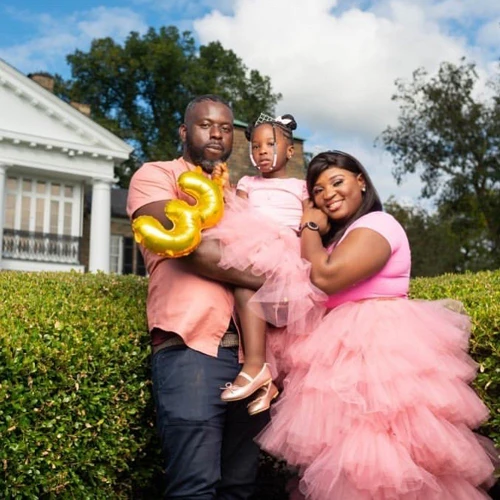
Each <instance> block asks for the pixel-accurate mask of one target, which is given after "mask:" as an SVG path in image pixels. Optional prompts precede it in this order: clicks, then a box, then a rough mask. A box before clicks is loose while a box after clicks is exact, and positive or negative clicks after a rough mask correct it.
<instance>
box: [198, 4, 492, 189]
mask: <svg viewBox="0 0 500 500" xmlns="http://www.w3.org/2000/svg"><path fill="white" fill-rule="evenodd" d="M475 3H476V4H477V3H478V2H477V1H476V2H475ZM487 3H488V2H487ZM460 4H461V2H454V1H452V0H448V1H446V2H435V1H434V2H431V1H430V0H428V1H427V0H423V1H421V2H418V3H415V2H410V1H409V0H392V1H387V2H386V1H382V2H380V1H379V2H372V5H371V6H370V8H369V9H366V7H365V10H361V8H357V7H356V6H352V5H348V6H346V5H345V3H343V2H342V1H341V0H340V1H339V2H336V1H335V0H308V1H307V4H306V3H305V2H303V1H301V0H238V1H237V2H236V3H235V5H234V13H233V14H232V15H227V14H226V15H224V14H222V13H220V12H218V11H213V12H212V13H210V14H208V15H206V16H204V17H203V18H201V19H199V20H197V21H195V22H194V29H195V30H196V32H197V34H198V36H199V38H200V41H201V43H208V42H210V41H214V40H219V41H220V42H221V43H222V45H223V46H224V47H225V48H228V49H229V48H230V49H232V50H234V51H235V52H236V53H237V54H238V56H239V57H241V58H242V59H243V61H244V62H245V64H246V65H247V66H248V67H249V68H255V69H258V70H259V71H260V72H262V73H263V74H265V75H269V76H270V77H271V81H272V84H273V88H274V90H275V91H279V92H281V93H282V94H283V100H282V102H280V104H279V107H278V110H277V111H278V112H279V113H284V112H289V113H292V114H294V116H295V117H296V118H297V121H298V122H299V125H302V126H303V127H305V129H307V130H310V131H317V132H316V133H314V132H313V133H312V134H311V135H310V136H309V137H308V139H307V142H306V149H309V150H315V149H317V146H318V145H321V146H322V147H323V146H325V147H326V148H332V147H335V148H339V149H341V148H343V149H345V150H347V151H349V152H352V153H354V154H357V155H358V156H360V159H362V157H366V159H368V160H369V162H370V163H372V164H373V165H374V166H375V168H376V172H375V173H376V177H377V179H376V181H377V185H378V186H381V187H380V191H381V194H383V195H384V194H385V195H386V196H389V195H390V194H396V195H398V193H400V192H404V195H406V194H408V195H411V196H412V197H416V196H417V195H418V193H419V191H420V181H419V180H418V179H417V178H416V176H415V177H414V178H413V179H411V182H405V183H404V185H403V186H402V187H401V188H398V187H396V186H395V183H394V181H393V179H392V175H391V169H392V161H391V159H390V158H388V157H387V156H386V155H384V154H383V153H382V152H381V151H379V150H374V149H373V147H372V145H373V141H374V139H375V138H376V137H377V136H378V135H379V134H380V133H381V132H382V130H384V129H385V128H386V127H387V125H389V124H393V123H394V122H395V120H396V118H397V115H398V109H397V107H396V105H395V103H393V102H392V101H391V96H392V94H393V93H394V91H395V86H394V82H395V80H396V79H398V78H404V79H408V78H411V74H412V72H413V71H414V70H415V69H417V68H418V67H424V68H426V69H427V70H428V71H430V72H433V71H435V70H436V69H437V68H438V66H439V64H440V63H441V62H443V61H450V62H458V61H459V60H460V58H461V57H463V56H466V57H468V56H471V55H473V54H475V52H474V51H475V50H477V48H474V47H471V46H470V45H469V41H468V37H467V36H466V34H464V33H463V32H461V31H460V32H457V31H453V30H451V29H450V26H449V25H448V24H446V23H445V22H444V21H442V19H443V16H444V14H445V13H446V16H447V17H446V21H448V20H449V19H450V18H453V19H456V18H457V17H459V16H460V15H464V16H465V15H469V12H470V10H471V9H472V4H473V2H472V1H470V2H469V1H468V0H467V2H466V4H467V5H466V7H467V8H465V7H463V8H462V11H460V12H459V7H460ZM495 9H497V7H496V4H494V3H493V2H491V3H488V9H486V8H484V9H483V10H482V12H483V13H486V12H488V13H491V12H493V11H494V10H495ZM464 21H465V19H464ZM479 70H480V72H485V71H486V70H487V68H482V67H480V68H479ZM300 130H301V129H300V128H299V135H301V134H300ZM302 135H303V134H302ZM339 142H341V143H342V142H343V143H345V145H346V146H345V147H344V146H342V147H340V146H339V145H338V143H339ZM349 148H351V149H349ZM409 180H410V179H409ZM391 190H392V191H391Z"/></svg>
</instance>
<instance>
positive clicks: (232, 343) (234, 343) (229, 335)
mask: <svg viewBox="0 0 500 500" xmlns="http://www.w3.org/2000/svg"><path fill="white" fill-rule="evenodd" d="M167 335H168V337H167V339H166V340H164V341H163V342H162V343H161V344H158V345H155V346H153V354H156V353H157V352H158V351H161V350H162V349H167V348H169V347H175V346H183V345H186V344H185V342H184V340H182V337H180V336H179V335H177V334H176V333H168V334H167ZM239 345H240V341H239V337H238V334H237V333H234V332H232V331H228V332H226V333H225V334H224V335H223V336H222V338H221V340H220V343H219V346H220V347H238V346H239Z"/></svg>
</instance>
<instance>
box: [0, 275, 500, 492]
mask: <svg viewBox="0 0 500 500" xmlns="http://www.w3.org/2000/svg"><path fill="white" fill-rule="evenodd" d="M146 289H147V281H146V280H145V279H143V278H139V277H136V276H113V275H111V276H110V275H104V274H97V275H90V274H77V273H69V274H66V273H14V272H1V273H0V294H1V295H0V300H1V304H2V308H1V309H0V440H1V447H0V497H2V498H32V499H38V498H52V497H56V496H59V497H62V498H73V499H87V498H89V499H90V498H92V499H98V498H103V499H111V498H116V499H120V498H135V499H137V498H144V499H151V498H158V497H159V474H160V467H161V460H160V457H159V445H158V442H157V439H156V434H155V431H154V412H153V407H152V406H153V405H152V400H151V391H150V373H149V338H148V336H147V333H146V318H145V302H146ZM412 297H413V298H423V299H438V298H445V297H448V298H454V299H458V300H460V301H462V302H463V303H464V305H465V307H466V309H467V311H468V312H469V313H470V315H471V317H472V320H473V326H474V329H473V336H472V340H471V353H472V356H473V357H474V358H475V359H476V360H477V361H478V362H479V364H480V365H479V366H480V373H479V376H478V378H477V380H476V382H475V384H476V388H477V390H478V392H479V394H480V395H481V397H482V398H483V399H484V400H485V401H486V403H487V404H488V405H489V407H490V408H491V410H492V417H491V419H490V421H489V422H488V423H487V424H486V425H485V426H484V428H483V429H482V430H483V432H484V433H486V434H487V435H489V436H490V437H492V438H493V439H495V440H496V442H497V443H500V415H499V411H500V403H499V397H498V396H499V382H500V353H499V343H498V341H497V337H498V333H499V328H500V272H484V273H478V274H465V275H447V276H441V277H439V278H427V279H416V280H413V282H412ZM287 477H288V474H287V473H286V471H285V469H284V468H283V466H282V464H279V463H277V462H274V461H273V460H270V459H269V457H263V460H262V467H261V471H260V481H261V483H260V484H261V486H260V490H259V493H258V495H257V498H258V499H259V500H267V499H269V500H270V499H274V500H278V499H280V498H283V499H284V498H286V494H285V493H284V484H285V482H286V479H287Z"/></svg>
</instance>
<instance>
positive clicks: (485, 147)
mask: <svg viewBox="0 0 500 500" xmlns="http://www.w3.org/2000/svg"><path fill="white" fill-rule="evenodd" d="M478 83H479V77H478V74H477V72H476V68H475V65H474V64H471V63H467V62H465V61H464V60H462V61H461V63H460V64H458V65H454V64H451V63H448V62H445V63H443V64H442V65H441V66H440V68H439V71H438V72H437V74H436V75H435V76H430V75H429V74H428V73H427V71H425V70H424V69H418V70H417V71H415V72H414V74H413V79H412V80H411V81H403V80H398V81H397V82H396V88H397V91H396V94H395V95H394V96H393V100H395V101H396V102H398V103H399V106H400V115H399V119H398V123H397V125H396V126H394V127H387V128H386V130H384V132H383V133H382V135H381V141H382V143H383V145H384V147H385V149H386V150H387V151H389V152H390V153H391V154H392V155H393V157H394V160H395V164H396V168H395V170H394V175H395V178H396V180H397V181H398V182H400V181H401V180H402V179H403V178H404V177H405V176H406V175H407V174H413V173H418V174H419V175H420V179H421V181H422V183H423V189H422V193H421V194H422V196H423V197H425V198H433V199H435V200H436V205H437V207H438V208H439V210H440V216H441V217H442V218H444V219H445V220H447V221H448V222H449V224H450V229H451V230H452V231H453V234H454V235H455V236H456V237H458V238H459V239H460V241H461V243H462V251H463V252H464V255H466V256H468V259H469V260H470V262H472V261H475V263H474V264H473V265H471V266H469V267H473V268H474V267H478V266H479V267H492V266H498V264H500V161H499V146H500V93H499V92H498V89H499V87H498V85H495V83H493V82H490V83H489V85H490V88H489V89H488V88H486V89H485V91H483V93H481V92H479V91H478ZM486 90H489V91H490V92H491V90H493V92H491V93H492V94H493V96H492V97H491V98H488V97H487V92H486ZM466 260H467V259H466ZM481 262H482V264H481Z"/></svg>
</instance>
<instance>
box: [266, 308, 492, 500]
mask: <svg viewBox="0 0 500 500" xmlns="http://www.w3.org/2000/svg"><path fill="white" fill-rule="evenodd" d="M469 326H470V325H469V320H468V318H467V316H464V315H462V314H459V313H457V312H454V311H452V310H450V309H448V308H447V307H445V304H444V303H441V302H439V301H436V302H425V301H416V300H406V299H391V300H366V301H362V302H356V303H354V302H350V303H345V304H343V305H341V306H339V307H337V308H336V309H334V310H332V311H330V312H328V314H327V315H326V316H325V317H324V319H323V321H322V322H321V323H320V324H319V326H316V328H315V329H314V330H313V331H311V332H309V334H308V335H307V336H303V337H301V339H300V341H298V342H295V343H294V345H292V346H291V348H290V352H289V353H288V364H289V370H290V371H289V373H288V375H287V377H286V379H285V389H284V391H283V393H282V396H281V398H280V400H279V401H278V402H277V403H276V404H275V405H274V406H273V407H272V418H271V423H270V424H269V425H268V427H267V428H266V429H265V430H264V431H263V432H262V433H261V434H260V436H259V437H258V442H259V444H260V445H261V446H262V448H264V449H265V450H266V451H268V452H269V453H271V454H273V455H275V456H277V457H280V458H283V459H285V460H286V461H287V462H288V463H289V464H291V465H294V466H297V467H298V468H299V470H300V471H301V482H300V489H301V492H302V493H303V495H304V496H305V497H306V498H307V499H311V500H328V499H332V500H365V499H366V500H388V499H394V500H396V499H397V500H410V499H411V500H417V499H418V500H428V499H432V500H472V499H480V498H483V499H484V498H488V496H487V495H486V494H485V492H484V490H482V489H481V486H482V485H486V484H488V483H489V482H490V481H491V477H492V473H493V465H492V459H491V456H490V455H489V453H491V452H492V453H496V451H495V450H494V449H491V450H490V451H489V452H488V451H486V449H485V447H484V446H483V445H484V444H485V443H486V440H480V438H479V437H478V436H476V434H474V433H473V432H472V430H471V429H474V428H476V427H478V426H479V425H480V424H481V423H482V422H483V421H484V420H485V419H486V418H487V416H488V409H487V408H486V406H485V405H484V404H483V403H482V402H481V400H480V399H479V398H478V396H477V395H476V394H475V392H474V391H473V390H472V389H471V388H470V386H469V382H470V381H471V380H472V379H473V378H474V376H475V373H476V365H475V363H474V362H473V361H472V360H471V358H470V357H469V356H468V355H467V354H466V351H467V347H468V338H469V331H470V329H469ZM487 446H488V445H487ZM490 447H491V446H490ZM491 448H492V447H491Z"/></svg>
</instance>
